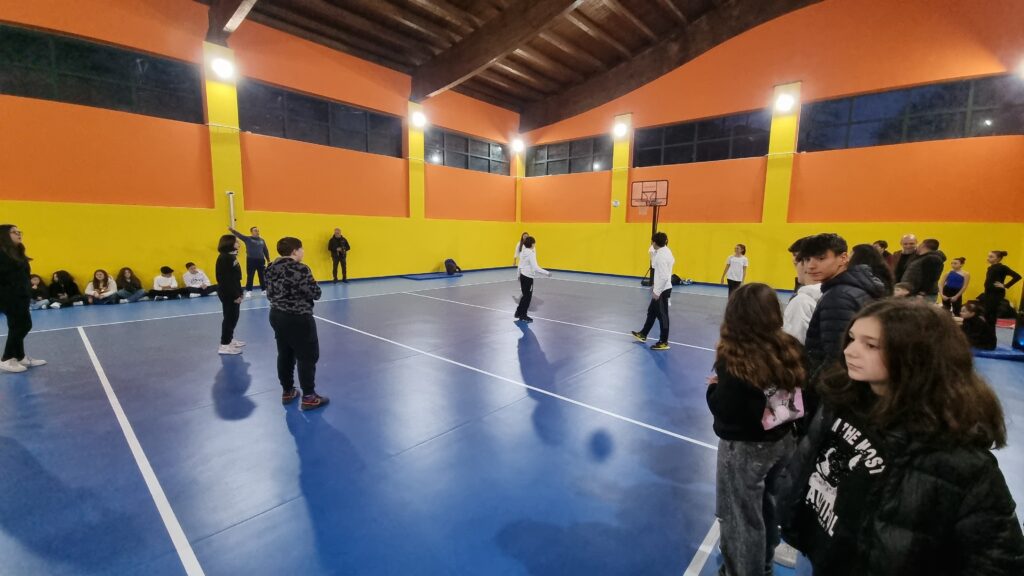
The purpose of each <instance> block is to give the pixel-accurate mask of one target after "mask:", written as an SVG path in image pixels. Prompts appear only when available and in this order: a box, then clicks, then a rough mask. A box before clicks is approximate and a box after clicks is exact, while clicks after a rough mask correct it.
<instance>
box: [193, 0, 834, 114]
mask: <svg viewBox="0 0 1024 576" xmlns="http://www.w3.org/2000/svg"><path fill="white" fill-rule="evenodd" d="M201 1H203V3H205V4H211V11H210V23H211V32H210V37H211V39H212V40H215V41H218V40H219V41H225V40H227V41H228V42H230V41H229V39H228V34H230V32H231V31H233V29H234V28H233V27H232V25H233V26H234V27H237V25H238V22H240V18H239V14H241V18H245V17H248V18H249V19H251V20H253V21H256V22H260V23H262V24H265V25H267V26H270V27H273V28H276V29H278V30H281V31H283V32H287V33H289V34H293V35H296V36H300V37H302V38H305V39H307V40H310V41H313V42H317V43H319V44H323V45H325V46H328V47H331V48H334V49H336V50H340V51H342V52H346V53H349V54H352V55H354V56H357V57H359V58H363V59H366V60H369V61H372V62H376V63H378V64H381V65H383V66H386V67H388V68H392V69H394V70H399V71H401V72H405V73H407V74H410V75H411V76H412V96H411V97H412V99H413V100H422V99H424V98H427V97H430V96H433V95H436V94H438V93H440V92H443V91H445V90H455V91H457V92H460V93H463V94H466V95H467V96H472V97H474V98H478V99H480V100H483V101H485V102H490V103H492V104H496V105H498V106H501V107H504V108H508V109H510V110H515V111H516V112H519V113H521V115H522V116H521V130H523V131H526V130H529V129H533V128H536V127H539V126H543V125H546V124H551V123H553V122H557V121H558V120H562V119H564V118H568V117H570V116H573V115H575V114H579V113H581V112H584V111H586V110H588V109H590V108H593V107H595V106H599V105H600V104H603V103H604V102H607V101H609V100H611V99H613V98H616V97H618V96H621V95H623V94H625V93H627V92H629V91H631V90H634V89H636V88H637V87H639V86H641V85H643V84H645V83H647V82H650V81H651V80H654V79H655V78H657V77H659V76H661V75H663V74H665V73H667V72H669V71H671V70H673V69H674V68H677V67H679V66H680V65H682V64H684V63H685V62H687V61H689V60H692V59H693V58H695V57H697V56H699V55H700V54H702V53H704V52H706V51H707V50H709V49H711V48H713V47H714V46H716V45H718V44H721V43H722V42H724V41H726V40H728V39H729V38H732V37H734V36H736V35H737V34H740V33H742V32H744V31H746V30H748V29H750V28H752V27H754V26H757V25H758V24H761V23H763V22H766V21H768V20H771V19H772V18H776V17H778V16H781V15H783V14H786V13H788V12H791V11H793V10H797V9H799V8H802V7H804V6H807V5H810V4H814V3H816V2H819V1H821V0H201ZM246 13H247V16H246Z"/></svg>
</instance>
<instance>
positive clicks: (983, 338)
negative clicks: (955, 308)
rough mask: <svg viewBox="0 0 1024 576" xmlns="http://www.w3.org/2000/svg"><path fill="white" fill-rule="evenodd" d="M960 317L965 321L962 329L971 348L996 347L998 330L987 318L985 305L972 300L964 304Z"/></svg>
mask: <svg viewBox="0 0 1024 576" xmlns="http://www.w3.org/2000/svg"><path fill="white" fill-rule="evenodd" d="M960 318H962V319H963V322H962V323H961V324H960V329H961V330H963V331H964V336H967V341H968V342H970V344H971V348H977V349H979V350H995V349H996V331H995V328H994V327H993V325H992V324H990V323H989V322H988V321H987V320H986V319H985V307H984V306H982V305H981V302H978V301H977V300H971V301H969V302H967V303H966V304H964V307H963V308H962V309H961V310H960Z"/></svg>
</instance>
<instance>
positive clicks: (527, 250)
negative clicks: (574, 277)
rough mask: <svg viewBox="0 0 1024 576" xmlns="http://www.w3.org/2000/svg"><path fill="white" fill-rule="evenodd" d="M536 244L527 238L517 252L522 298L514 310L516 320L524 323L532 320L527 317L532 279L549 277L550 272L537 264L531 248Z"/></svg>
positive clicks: (531, 295) (530, 238) (531, 237)
mask: <svg viewBox="0 0 1024 576" xmlns="http://www.w3.org/2000/svg"><path fill="white" fill-rule="evenodd" d="M536 243H537V241H536V240H535V239H534V238H533V236H527V237H526V239H525V240H523V249H522V250H520V251H519V287H520V288H521V289H522V291H523V297H522V298H520V299H519V307H518V308H516V320H521V321H523V322H526V323H530V322H533V318H530V317H529V316H528V315H527V312H529V311H530V300H533V279H534V278H536V277H537V274H544V275H545V276H549V277H550V276H551V272H548V271H547V270H545V269H543V268H541V267H540V266H539V265H538V264H537V251H536V250H534V248H533V246H534V245H535V244H536Z"/></svg>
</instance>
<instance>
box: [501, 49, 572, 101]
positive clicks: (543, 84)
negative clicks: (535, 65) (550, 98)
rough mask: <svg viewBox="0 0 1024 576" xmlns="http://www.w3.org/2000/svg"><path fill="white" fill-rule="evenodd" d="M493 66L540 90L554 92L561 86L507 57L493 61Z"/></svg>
mask: <svg viewBox="0 0 1024 576" xmlns="http://www.w3.org/2000/svg"><path fill="white" fill-rule="evenodd" d="M494 68H496V69H498V70H501V71H502V72H505V73H506V74H508V75H509V76H514V77H515V78H518V79H519V80H520V81H521V82H524V83H526V84H529V85H530V86H533V87H534V88H536V89H537V90H540V91H541V92H546V93H548V94H553V93H555V92H558V90H559V89H560V88H561V85H560V84H559V83H557V82H555V81H554V80H550V79H548V78H546V77H544V76H541V75H540V74H537V73H535V72H533V71H532V70H529V69H526V70H524V69H523V68H524V67H523V66H520V65H517V64H516V63H515V62H513V61H511V60H509V59H508V58H503V59H501V60H498V61H497V62H495V63H494Z"/></svg>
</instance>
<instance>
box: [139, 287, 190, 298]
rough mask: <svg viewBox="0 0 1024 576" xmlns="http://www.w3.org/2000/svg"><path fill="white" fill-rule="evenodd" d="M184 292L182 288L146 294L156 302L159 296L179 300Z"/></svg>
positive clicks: (152, 291) (153, 291)
mask: <svg viewBox="0 0 1024 576" xmlns="http://www.w3.org/2000/svg"><path fill="white" fill-rule="evenodd" d="M182 292H184V290H182V289H181V288H175V289H174V290H150V291H149V292H146V295H147V296H149V298H150V300H156V297H157V296H163V297H164V298H178V297H180V296H181V294H182Z"/></svg>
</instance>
